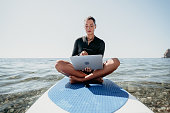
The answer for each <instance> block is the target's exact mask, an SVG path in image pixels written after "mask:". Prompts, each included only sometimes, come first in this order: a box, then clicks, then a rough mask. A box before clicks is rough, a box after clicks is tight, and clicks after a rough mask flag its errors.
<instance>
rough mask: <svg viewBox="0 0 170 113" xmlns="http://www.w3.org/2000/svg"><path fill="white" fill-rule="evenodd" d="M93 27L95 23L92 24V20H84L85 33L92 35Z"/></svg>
mask: <svg viewBox="0 0 170 113" xmlns="http://www.w3.org/2000/svg"><path fill="white" fill-rule="evenodd" d="M95 29H96V25H95V24H94V22H93V20H86V22H85V30H86V33H87V35H93V34H94V30H95Z"/></svg>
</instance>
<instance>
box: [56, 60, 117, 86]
mask: <svg viewBox="0 0 170 113" xmlns="http://www.w3.org/2000/svg"><path fill="white" fill-rule="evenodd" d="M119 65H120V62H119V60H118V59H117V58H111V59H109V60H107V61H106V62H105V63H104V65H103V69H101V70H95V71H93V72H92V73H90V74H89V75H87V74H85V73H83V72H82V71H78V70H75V69H74V67H73V65H72V64H71V63H69V62H67V61H63V60H59V61H57V63H56V65H55V68H56V69H57V71H58V72H60V73H62V74H64V75H66V76H69V77H70V83H77V82H89V81H98V82H102V77H105V76H106V75H108V74H110V73H112V72H113V71H115V70H116V69H117V68H118V67H119Z"/></svg>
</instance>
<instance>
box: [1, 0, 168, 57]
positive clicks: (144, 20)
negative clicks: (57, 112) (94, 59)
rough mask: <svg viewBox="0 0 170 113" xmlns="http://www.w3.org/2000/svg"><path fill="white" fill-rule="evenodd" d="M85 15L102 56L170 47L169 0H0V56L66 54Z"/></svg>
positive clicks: (157, 52) (156, 53)
mask: <svg viewBox="0 0 170 113" xmlns="http://www.w3.org/2000/svg"><path fill="white" fill-rule="evenodd" d="M88 16H93V17H94V18H95V19H96V24H97V27H96V30H95V35H96V36H97V37H99V38H101V39H102V40H104V41H105V45H106V47H105V55H104V57H106V58H113V57H118V58H161V57H163V54H164V53H165V51H166V50H167V49H168V48H170V0H0V58H68V57H70V56H71V54H72V51H73V45H74V42H75V40H76V39H77V38H79V37H81V36H85V35H86V32H85V29H84V19H85V18H86V17H88Z"/></svg>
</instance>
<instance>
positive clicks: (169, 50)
mask: <svg viewBox="0 0 170 113" xmlns="http://www.w3.org/2000/svg"><path fill="white" fill-rule="evenodd" d="M164 58H170V49H167V50H166V52H165V54H164Z"/></svg>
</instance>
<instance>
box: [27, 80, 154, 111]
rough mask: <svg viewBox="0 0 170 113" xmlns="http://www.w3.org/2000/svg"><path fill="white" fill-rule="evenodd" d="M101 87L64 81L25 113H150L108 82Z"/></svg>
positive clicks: (142, 105) (135, 100) (146, 108)
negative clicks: (87, 86)
mask: <svg viewBox="0 0 170 113" xmlns="http://www.w3.org/2000/svg"><path fill="white" fill-rule="evenodd" d="M103 80H104V82H103V84H90V87H89V88H86V87H85V85H84V84H83V83H80V84H70V83H69V78H67V77H64V78H63V79H62V80H60V81H59V82H57V83H56V84H55V85H54V86H52V87H51V88H50V89H49V90H48V91H46V92H45V93H44V94H43V95H42V96H41V97H40V98H39V99H38V100H37V101H36V102H35V103H34V104H33V105H32V106H31V107H30V108H29V109H28V110H27V112H26V113H113V112H115V113H153V112H152V111H151V110H150V109H149V108H148V107H146V106H145V105H144V104H142V103H141V102H140V101H138V100H137V99H136V98H135V97H134V96H132V95H131V94H130V93H128V92H127V91H125V90H124V89H122V88H120V87H119V86H117V85H116V84H115V83H114V82H112V81H111V80H109V79H105V78H104V79H103Z"/></svg>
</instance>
